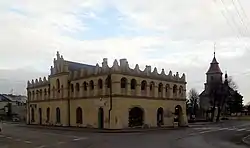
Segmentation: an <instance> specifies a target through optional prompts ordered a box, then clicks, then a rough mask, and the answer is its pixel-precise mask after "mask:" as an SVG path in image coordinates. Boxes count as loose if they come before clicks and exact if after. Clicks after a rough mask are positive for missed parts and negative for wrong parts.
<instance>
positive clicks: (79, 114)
mask: <svg viewBox="0 0 250 148" xmlns="http://www.w3.org/2000/svg"><path fill="white" fill-rule="evenodd" d="M76 124H82V108H81V107H78V108H77V109H76Z"/></svg>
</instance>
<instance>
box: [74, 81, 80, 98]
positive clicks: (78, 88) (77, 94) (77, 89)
mask: <svg viewBox="0 0 250 148" xmlns="http://www.w3.org/2000/svg"><path fill="white" fill-rule="evenodd" d="M75 87H76V93H75V94H76V97H78V96H79V92H80V85H79V83H76V86H75Z"/></svg>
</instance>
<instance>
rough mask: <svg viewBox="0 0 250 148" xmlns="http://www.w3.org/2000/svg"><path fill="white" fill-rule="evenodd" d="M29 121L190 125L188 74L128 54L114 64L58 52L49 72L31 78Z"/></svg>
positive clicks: (101, 125) (94, 125)
mask: <svg viewBox="0 0 250 148" xmlns="http://www.w3.org/2000/svg"><path fill="white" fill-rule="evenodd" d="M27 93H28V103H27V105H28V106H27V107H28V112H27V124H36V125H51V126H75V127H88V128H106V129H123V128H130V127H143V126H147V127H157V126H173V122H174V119H177V121H178V123H179V126H186V125H187V118H186V78H185V74H183V75H182V76H180V75H179V73H178V72H177V73H176V74H173V73H172V72H171V71H169V73H168V74H165V71H164V69H162V71H161V72H160V73H158V72H157V69H156V68H154V70H153V71H152V70H151V66H146V68H145V69H144V70H143V71H142V70H140V69H139V66H138V64H137V65H136V66H135V68H133V69H131V68H130V67H129V64H128V61H127V60H126V59H120V61H119V63H118V61H117V60H115V61H114V62H113V65H112V66H111V67H109V66H108V60H107V59H106V58H104V59H103V62H102V64H101V66H99V65H98V64H96V65H88V64H82V63H77V62H72V61H67V60H65V59H64V58H63V56H61V55H60V54H59V52H57V56H56V58H55V59H54V65H53V66H51V69H50V75H49V76H48V78H46V77H44V78H39V79H36V80H31V81H28V84H27Z"/></svg>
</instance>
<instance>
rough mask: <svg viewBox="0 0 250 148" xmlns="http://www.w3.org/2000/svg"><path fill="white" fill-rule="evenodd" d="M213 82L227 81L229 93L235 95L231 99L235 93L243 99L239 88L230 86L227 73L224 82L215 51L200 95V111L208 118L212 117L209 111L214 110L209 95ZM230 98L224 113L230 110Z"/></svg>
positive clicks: (218, 83) (203, 116)
mask: <svg viewBox="0 0 250 148" xmlns="http://www.w3.org/2000/svg"><path fill="white" fill-rule="evenodd" d="M213 83H214V84H217V85H220V84H224V85H225V83H227V86H228V93H229V95H230V96H231V97H233V98H232V99H231V101H232V100H234V99H235V98H234V96H235V95H238V96H239V97H240V98H241V99H242V98H243V96H241V95H240V94H239V93H238V92H237V90H234V89H232V88H231V87H230V86H229V84H228V75H227V73H226V74H225V75H224V82H223V73H222V71H221V69H220V66H219V63H218V62H217V59H216V57H215V52H214V57H213V60H212V62H211V63H210V67H209V69H208V71H207V73H206V83H205V84H204V85H205V89H204V90H203V91H202V93H201V94H200V95H199V98H200V100H199V102H200V109H201V110H200V112H201V117H202V118H206V119H209V118H210V114H209V113H210V112H211V110H212V105H211V101H212V100H213V99H212V98H211V95H209V91H210V89H211V87H212V86H210V85H211V84H213ZM221 86H223V85H221ZM223 87H224V86H223ZM228 99H229V98H228ZM228 99H227V100H226V102H225V105H224V107H223V112H224V113H226V112H227V110H228V104H227V101H229V100H228ZM215 114H217V109H216V110H215Z"/></svg>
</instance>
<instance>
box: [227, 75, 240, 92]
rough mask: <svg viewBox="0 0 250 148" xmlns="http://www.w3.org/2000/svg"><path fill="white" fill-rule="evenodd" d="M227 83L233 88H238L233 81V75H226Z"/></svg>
mask: <svg viewBox="0 0 250 148" xmlns="http://www.w3.org/2000/svg"><path fill="white" fill-rule="evenodd" d="M228 85H229V87H230V88H232V89H233V90H237V89H238V85H237V84H236V83H235V81H233V77H232V76H230V77H228Z"/></svg>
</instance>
